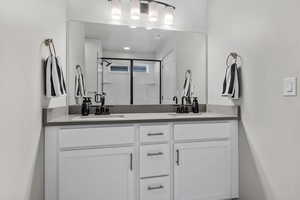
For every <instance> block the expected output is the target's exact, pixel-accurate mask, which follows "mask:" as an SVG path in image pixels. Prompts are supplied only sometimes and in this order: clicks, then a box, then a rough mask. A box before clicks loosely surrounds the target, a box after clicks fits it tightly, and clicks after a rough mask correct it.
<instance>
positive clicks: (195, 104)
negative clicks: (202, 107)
mask: <svg viewBox="0 0 300 200" xmlns="http://www.w3.org/2000/svg"><path fill="white" fill-rule="evenodd" d="M192 111H193V113H199V112H200V111H199V102H198V98H197V97H194V100H193V104H192Z"/></svg>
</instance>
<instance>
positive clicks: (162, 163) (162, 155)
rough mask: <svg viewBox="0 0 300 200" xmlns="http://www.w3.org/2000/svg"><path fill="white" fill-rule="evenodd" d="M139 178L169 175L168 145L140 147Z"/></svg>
mask: <svg viewBox="0 0 300 200" xmlns="http://www.w3.org/2000/svg"><path fill="white" fill-rule="evenodd" d="M140 167H141V169H140V170H141V173H140V174H141V177H152V176H160V175H169V174H170V149H169V145H168V144H160V145H149V146H147V145H145V146H141V151H140Z"/></svg>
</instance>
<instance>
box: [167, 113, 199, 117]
mask: <svg viewBox="0 0 300 200" xmlns="http://www.w3.org/2000/svg"><path fill="white" fill-rule="evenodd" d="M169 115H170V116H173V117H197V116H199V115H201V113H169Z"/></svg>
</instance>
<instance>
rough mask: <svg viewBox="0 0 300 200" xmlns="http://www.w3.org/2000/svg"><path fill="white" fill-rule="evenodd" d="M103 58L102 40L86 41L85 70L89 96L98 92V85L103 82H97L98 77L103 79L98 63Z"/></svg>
mask: <svg viewBox="0 0 300 200" xmlns="http://www.w3.org/2000/svg"><path fill="white" fill-rule="evenodd" d="M101 57H102V45H101V41H100V40H95V39H87V38H86V39H85V68H86V75H87V77H88V78H87V79H86V81H87V83H86V85H87V91H88V95H90V94H91V93H93V94H94V92H99V91H97V89H98V88H97V83H98V82H101V80H100V81H99V80H98V81H97V78H98V76H99V77H101V73H99V75H98V74H97V72H99V69H98V67H100V66H101V65H100V64H99V63H97V59H98V58H101Z"/></svg>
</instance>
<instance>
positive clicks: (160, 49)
mask: <svg viewBox="0 0 300 200" xmlns="http://www.w3.org/2000/svg"><path fill="white" fill-rule="evenodd" d="M206 70H207V69H206V35H205V34H204V33H194V32H184V31H173V30H161V29H146V28H142V27H130V26H123V25H122V26H121V25H107V24H95V23H84V22H78V21H69V22H68V103H69V105H75V104H81V102H82V98H83V97H84V96H89V97H92V100H93V101H94V103H95V99H96V100H97V97H99V95H103V94H105V99H106V102H105V103H106V104H109V105H130V104H134V105H149V104H151V105H153V104H173V103H174V102H173V97H174V96H177V97H178V99H180V97H182V96H187V97H190V99H191V98H192V97H198V98H199V100H200V102H201V103H206V98H207V94H206V87H207V85H206ZM97 94H98V96H97ZM95 97H96V98H95Z"/></svg>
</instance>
